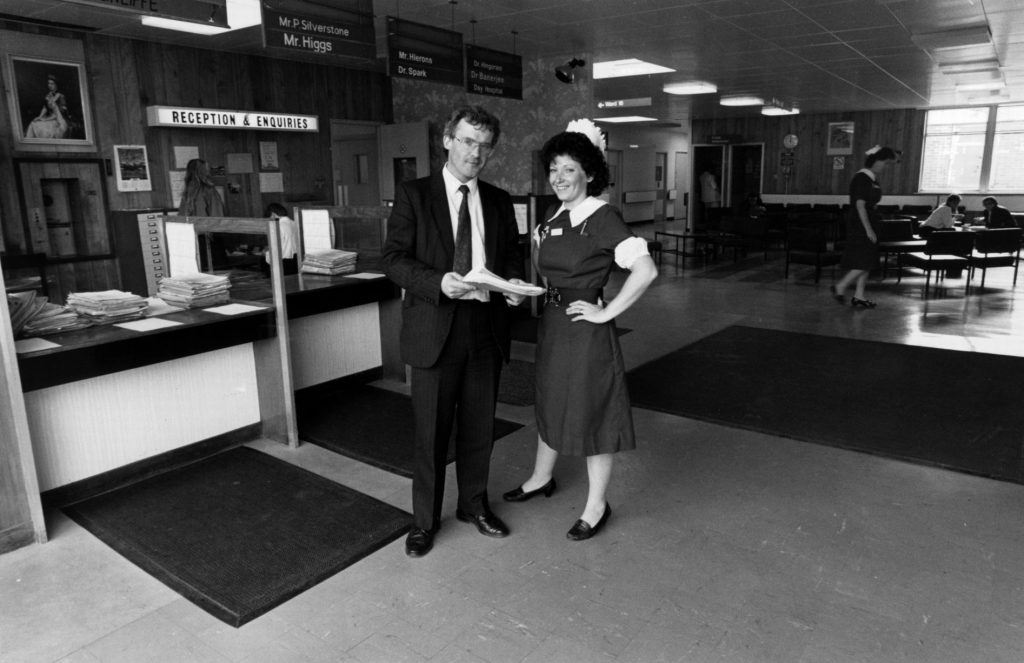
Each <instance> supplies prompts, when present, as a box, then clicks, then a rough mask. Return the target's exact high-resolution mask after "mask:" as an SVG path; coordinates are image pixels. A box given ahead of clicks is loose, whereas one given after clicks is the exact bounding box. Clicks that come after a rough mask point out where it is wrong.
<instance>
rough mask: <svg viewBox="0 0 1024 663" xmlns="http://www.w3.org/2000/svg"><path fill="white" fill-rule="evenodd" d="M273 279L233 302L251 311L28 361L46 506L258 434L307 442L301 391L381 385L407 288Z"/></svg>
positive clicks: (96, 334)
mask: <svg viewBox="0 0 1024 663" xmlns="http://www.w3.org/2000/svg"><path fill="white" fill-rule="evenodd" d="M275 230H276V229H275ZM274 243H275V242H272V245H273V244H274ZM273 272H274V273H272V278H271V279H270V280H269V281H268V282H267V285H266V286H265V288H264V289H265V293H264V294H265V295H266V296H265V297H262V298H261V297H249V296H247V297H246V298H245V299H243V300H233V302H235V303H241V304H244V305H246V306H247V307H252V308H251V309H249V310H246V311H245V312H242V313H239V314H237V315H219V314H217V313H215V312H212V311H210V310H207V309H191V310H184V311H179V312H174V313H169V314H166V315H163V316H160V318H162V319H166V320H170V321H173V322H176V323H179V324H177V325H175V326H173V327H165V328H161V329H154V330H150V331H131V330H127V329H122V328H119V327H114V326H102V327H90V328H87V329H83V330H78V331H73V332H67V333H63V334H58V335H54V336H50V337H47V340H50V341H52V342H54V343H57V344H58V347H53V348H48V349H41V350H36V351H32V352H24V353H21V354H19V355H18V368H19V373H20V375H21V381H22V391H23V393H24V401H25V406H26V412H27V419H28V424H29V431H30V435H31V446H32V453H33V456H34V460H35V464H36V468H37V473H38V476H39V490H40V491H41V492H42V493H43V497H44V501H45V502H46V503H48V504H51V505H54V504H65V503H69V502H73V501H76V500H78V499H83V498H84V497H88V496H89V495H92V494H96V493H98V492H102V491H103V490H108V489H110V488H111V487H113V486H115V485H119V484H123V483H125V482H126V481H131V480H135V479H137V478H139V477H141V476H146V475H148V474H152V473H155V472H159V471H162V470H165V469H167V468H168V467H173V466H177V465H181V464H182V463H184V462H189V461H191V460H193V459H196V458H199V457H202V456H204V455H208V454H210V453H215V452H216V451H219V450H221V449H224V448H227V447H229V446H234V445H236V444H239V443H241V442H244V441H248V440H251V439H256V438H259V437H266V438H269V439H276V440H278V441H280V442H282V443H285V444H290V445H292V446H295V445H297V444H298V437H297V426H296V421H295V408H294V400H293V390H294V389H301V388H304V387H309V386H313V385H316V384H321V383H324V382H329V381H332V380H338V379H343V378H346V377H355V378H357V379H366V380H369V379H376V378H377V377H380V376H381V375H382V374H384V372H385V366H387V365H388V364H392V365H395V364H397V362H398V361H399V360H398V359H397V351H392V350H390V349H389V348H391V347H397V326H396V325H393V324H391V322H390V321H391V320H392V319H397V317H398V316H399V315H400V312H399V309H400V302H399V299H398V296H399V290H398V288H396V287H395V286H394V285H393V284H392V283H391V282H390V281H388V280H387V279H386V278H383V277H378V278H368V279H367V278H353V277H350V276H319V275H306V274H298V275H292V276H288V277H284V276H283V275H281V274H280V269H279V267H275V268H274V269H273ZM249 294H253V293H249ZM396 370H397V369H396Z"/></svg>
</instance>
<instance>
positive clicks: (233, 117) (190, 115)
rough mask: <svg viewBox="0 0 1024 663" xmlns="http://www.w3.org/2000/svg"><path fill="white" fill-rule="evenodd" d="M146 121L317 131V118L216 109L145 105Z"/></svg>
mask: <svg viewBox="0 0 1024 663" xmlns="http://www.w3.org/2000/svg"><path fill="white" fill-rule="evenodd" d="M146 119H147V121H148V124H149V126H151V127H182V128H189V129H245V130H249V131H306V132H317V131H320V123H319V120H318V118H317V116H316V115H292V114H289V113H259V112H253V111H237V110H221V109H216V108H182V107H179V106H147V107H146Z"/></svg>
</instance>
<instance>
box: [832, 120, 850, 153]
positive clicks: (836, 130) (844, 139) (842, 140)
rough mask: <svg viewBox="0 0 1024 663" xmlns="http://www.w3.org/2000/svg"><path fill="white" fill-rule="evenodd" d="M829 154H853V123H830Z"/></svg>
mask: <svg viewBox="0 0 1024 663" xmlns="http://www.w3.org/2000/svg"><path fill="white" fill-rule="evenodd" d="M828 154H829V155H830V156H831V155H835V154H853V122H829V123H828Z"/></svg>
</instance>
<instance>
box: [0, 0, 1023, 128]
mask: <svg viewBox="0 0 1024 663" xmlns="http://www.w3.org/2000/svg"><path fill="white" fill-rule="evenodd" d="M319 1H320V2H322V4H325V5H327V4H329V2H330V0H319ZM374 9H375V13H376V27H377V35H378V39H377V42H378V49H377V52H378V54H379V55H381V56H384V55H386V50H387V49H386V46H387V35H386V34H385V30H384V25H385V18H386V17H387V16H388V15H398V16H400V17H401V18H403V19H406V20H410V21H415V22H418V23H424V24H427V25H433V26H436V27H440V28H444V29H449V30H451V29H454V30H456V31H458V32H461V33H462V34H463V35H464V39H465V42H466V43H476V44H478V45H481V46H486V47H489V48H496V49H498V50H506V51H512V50H513V49H514V50H515V51H516V52H517V53H518V54H520V55H522V56H523V57H524V58H548V59H561V58H565V59H568V58H569V57H577V56H580V57H585V59H587V60H588V64H589V63H592V62H593V61H594V60H598V61H600V60H607V59H618V58H623V57H637V58H641V59H647V60H650V61H654V62H657V63H658V64H662V65H665V66H669V67H672V68H674V69H676V72H675V73H672V74H669V75H663V76H656V77H651V78H650V79H649V80H647V81H646V82H644V83H640V82H637V81H632V82H627V83H625V84H624V85H625V88H624V89H628V88H629V86H630V85H631V86H632V87H634V88H639V89H651V90H654V91H655V92H652V94H658V93H659V92H658V91H660V88H661V85H663V84H664V83H665V82H666V81H670V80H671V81H679V80H687V79H694V78H701V79H707V80H709V81H711V82H714V83H716V84H717V85H718V86H719V91H720V93H723V94H729V93H736V92H756V93H758V94H762V95H766V96H779V98H783V97H785V100H786V101H789V102H792V103H794V104H796V105H798V106H799V107H800V108H801V111H802V112H805V113H812V112H839V111H852V110H869V109H872V108H878V109H881V108H891V107H893V104H907V105H909V106H912V107H924V106H927V105H929V104H933V105H941V106H947V105H949V104H951V103H965V102H966V97H965V96H963V95H957V94H956V93H955V91H954V90H953V80H952V79H950V78H949V77H948V76H944V75H943V74H942V73H940V71H939V68H938V66H937V60H938V57H939V56H940V54H935V53H928V52H925V51H923V50H921V49H920V48H919V47H918V46H916V45H915V44H914V42H913V41H912V40H911V35H913V34H923V33H928V32H935V31H939V30H945V29H949V28H951V27H955V26H964V25H977V24H982V23H986V22H987V23H988V24H989V25H990V26H991V31H992V36H993V44H994V45H987V46H983V47H978V48H975V49H973V51H974V52H973V53H972V52H971V49H967V50H965V51H963V52H961V53H959V54H958V57H961V58H980V57H985V53H986V52H987V53H988V54H989V56H991V55H992V54H998V57H999V60H1000V63H1001V64H1002V69H1003V76H1004V78H1005V80H1006V83H1007V86H1008V88H1007V94H1008V96H1009V98H1010V99H1011V100H1012V101H1017V102H1022V103H1024V0H897V1H891V2H885V1H882V0H464V1H463V2H461V3H456V4H452V3H451V2H449V0H415V1H409V0H406V1H405V2H402V1H401V0H375V2H374ZM0 14H6V15H8V17H15V18H24V19H28V20H33V21H45V22H50V23H53V24H61V25H72V26H79V27H80V29H84V30H92V31H98V32H100V33H102V34H107V35H117V36H125V37H129V38H134V39H146V40H150V41H161V42H166V43H174V44H182V45H189V46H195V47H199V48H219V49H222V50H229V51H237V52H243V53H257V54H259V53H264V51H263V49H262V44H261V36H260V30H259V29H258V28H250V29H247V30H241V31H236V32H233V33H228V34H227V35H224V36H221V37H218V38H216V39H210V38H203V37H196V36H190V35H185V34H183V33H172V32H168V31H163V30H155V29H151V28H143V27H142V26H141V25H140V24H139V23H138V21H137V16H136V15H134V14H131V13H129V12H126V11H119V10H113V9H105V8H94V7H89V6H85V5H79V4H75V3H71V2H61V1H59V0H0ZM471 21H475V23H474V22H471ZM513 31H515V32H517V33H518V34H517V35H515V36H513V34H512V33H513ZM296 59H309V60H316V58H315V57H314V56H310V57H308V58H302V57H296ZM360 66H363V67H366V68H371V69H376V70H380V71H382V70H383V68H384V61H383V60H380V61H378V62H373V63H364V64H362V65H360ZM581 73H582V74H583V75H586V74H585V72H581ZM717 100H718V97H717V95H710V96H708V98H699V99H698V98H694V99H690V98H686V97H682V98H671V99H670V100H667V101H664V102H663V104H662V106H663V107H664V108H665V109H666V110H665V112H666V113H670V114H672V116H673V117H683V116H686V117H688V116H690V115H693V116H698V115H699V116H705V117H713V116H722V117H733V116H736V114H737V113H739V114H752V113H756V112H758V111H757V109H749V108H748V109H725V108H723V107H721V106H719V105H718V103H717Z"/></svg>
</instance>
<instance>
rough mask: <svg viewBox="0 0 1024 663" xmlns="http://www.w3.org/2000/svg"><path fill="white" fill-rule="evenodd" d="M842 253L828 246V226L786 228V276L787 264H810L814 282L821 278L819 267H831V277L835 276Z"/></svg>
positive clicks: (787, 272)
mask: <svg viewBox="0 0 1024 663" xmlns="http://www.w3.org/2000/svg"><path fill="white" fill-rule="evenodd" d="M841 259H842V255H841V254H840V253H839V252H838V251H835V250H833V249H830V248H829V244H828V226H827V225H825V224H821V225H817V226H790V227H788V228H787V229H786V278H787V279H788V278H789V265H790V264H795V265H812V266H813V267H814V282H815V283H818V282H819V281H820V280H821V268H822V267H829V266H831V267H832V278H833V279H834V278H835V273H836V265H838V264H839V261H840V260H841Z"/></svg>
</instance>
